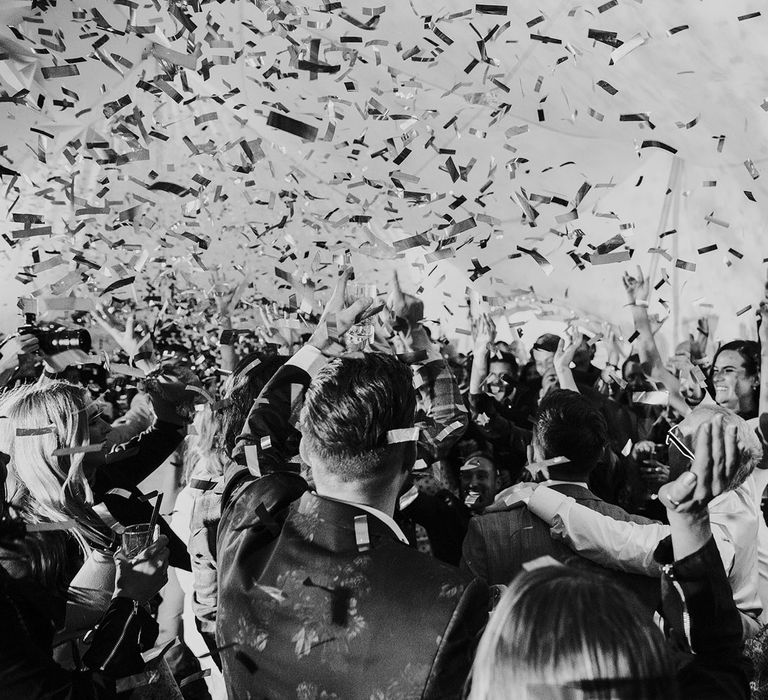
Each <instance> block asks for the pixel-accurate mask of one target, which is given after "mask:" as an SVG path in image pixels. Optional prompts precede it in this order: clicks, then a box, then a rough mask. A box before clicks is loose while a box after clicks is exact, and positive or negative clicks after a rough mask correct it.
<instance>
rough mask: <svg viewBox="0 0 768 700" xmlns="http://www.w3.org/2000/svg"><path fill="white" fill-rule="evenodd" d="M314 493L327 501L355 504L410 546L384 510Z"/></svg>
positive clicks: (398, 527)
mask: <svg viewBox="0 0 768 700" xmlns="http://www.w3.org/2000/svg"><path fill="white" fill-rule="evenodd" d="M316 495H317V496H318V497H319V498H325V499H326V500H328V501H336V502H337V503H346V504H347V505H350V506H355V508H360V510H364V511H365V512H366V513H370V514H371V515H372V516H373V517H374V518H378V519H379V520H381V522H383V523H384V524H385V525H386V526H387V527H388V528H389V529H390V530H392V532H393V533H394V535H395V537H397V539H398V540H400V541H401V542H402V543H403V544H407V545H409V546H410V542H408V538H407V537H406V536H405V534H404V533H403V531H402V530H401V529H400V526H399V525H398V524H397V523H396V522H395V520H394V518H392V517H391V516H389V515H387V514H386V513H385V512H383V511H381V510H379V509H378V508H374V507H373V506H368V505H365V504H364V503H355V502H354V501H345V500H344V499H343V498H331V496H324V495H321V494H319V493H318V494H316Z"/></svg>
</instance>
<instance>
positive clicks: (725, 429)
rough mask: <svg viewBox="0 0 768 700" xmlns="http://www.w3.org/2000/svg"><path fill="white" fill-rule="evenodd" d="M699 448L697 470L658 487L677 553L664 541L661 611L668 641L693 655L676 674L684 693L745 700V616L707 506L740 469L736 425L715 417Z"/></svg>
mask: <svg viewBox="0 0 768 700" xmlns="http://www.w3.org/2000/svg"><path fill="white" fill-rule="evenodd" d="M695 445H696V459H695V460H694V464H693V466H692V467H691V470H690V471H688V472H685V473H684V474H682V475H681V476H680V477H678V478H677V480H675V481H674V482H672V483H669V484H665V485H664V486H663V487H662V488H661V489H660V490H659V500H660V501H661V502H662V503H663V504H664V505H665V506H666V508H667V515H668V517H669V523H670V530H671V552H670V547H669V546H661V547H659V549H658V550H657V553H656V555H657V560H658V561H659V563H660V564H662V565H663V577H662V603H663V605H662V613H663V616H664V622H665V627H666V631H667V636H668V638H669V639H670V641H671V642H672V643H673V644H674V646H676V647H677V648H678V649H679V650H681V651H684V652H692V653H693V654H694V656H693V657H692V662H691V663H690V664H689V665H688V666H685V667H684V668H683V669H682V671H681V672H680V674H679V676H678V679H679V681H680V686H681V687H680V689H681V691H682V697H683V698H734V699H738V698H745V699H746V698H748V697H749V694H750V693H749V680H750V677H751V674H750V667H749V662H748V661H747V660H746V658H745V657H744V655H743V643H742V640H743V630H744V628H743V624H742V618H741V616H740V614H739V611H738V610H737V608H736V605H735V603H734V600H733V593H732V591H731V587H730V585H729V583H728V577H727V575H726V571H725V569H724V567H723V563H722V561H721V559H720V557H719V556H718V551H717V547H716V545H715V540H714V538H713V535H712V528H711V526H710V513H709V510H708V504H709V503H710V502H711V501H712V499H713V498H715V497H716V496H718V495H719V494H721V493H723V492H724V491H725V488H726V484H728V483H729V481H730V480H731V477H732V475H733V473H734V472H735V471H736V469H737V468H738V464H739V459H738V454H739V445H738V437H737V430H736V426H734V425H727V426H726V425H724V424H723V418H722V416H715V417H714V418H713V420H712V422H711V423H705V424H703V425H701V426H700V427H699V431H698V432H697V434H696V442H695ZM664 544H667V543H664Z"/></svg>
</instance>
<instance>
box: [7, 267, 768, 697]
mask: <svg viewBox="0 0 768 700" xmlns="http://www.w3.org/2000/svg"><path fill="white" fill-rule="evenodd" d="M353 274H354V273H353V271H352V270H351V268H345V269H343V270H342V271H341V272H340V275H339V278H338V281H337V284H336V287H335V289H334V290H333V293H332V295H331V297H330V299H329V301H328V303H327V304H326V306H325V308H324V310H323V311H322V313H321V314H318V315H313V314H312V312H311V311H310V310H307V309H302V308H292V307H288V308H279V307H278V306H277V305H276V304H269V303H266V302H264V303H261V304H256V305H255V309H256V311H255V313H256V314H257V317H258V322H257V324H256V326H257V327H253V328H248V329H243V328H235V327H234V324H233V314H234V313H235V309H236V307H237V305H238V302H239V301H240V298H241V295H242V292H243V287H242V285H241V286H238V287H237V288H233V287H228V286H227V285H226V284H223V283H222V284H220V283H216V284H215V285H214V288H213V290H212V294H211V296H212V300H209V299H200V298H195V297H194V296H192V297H190V296H189V295H186V296H184V295H180V296H177V297H174V296H173V290H170V292H169V291H168V290H164V296H165V297H166V298H170V299H171V303H173V304H175V305H176V309H177V311H178V314H177V319H176V320H174V317H173V315H171V316H170V320H168V321H167V322H165V321H164V322H163V323H159V322H158V321H157V319H158V318H160V316H155V320H154V321H150V320H146V319H145V320H144V321H143V322H142V321H141V320H136V319H135V317H134V315H133V313H132V312H131V307H130V304H127V303H121V302H118V301H117V300H115V301H113V303H112V306H110V307H108V308H105V307H98V308H96V309H95V310H94V311H93V312H92V313H91V314H83V315H80V316H79V317H77V318H76V319H75V321H76V322H77V323H78V324H79V325H80V326H86V327H91V328H92V329H96V328H100V329H101V331H100V332H101V333H102V334H103V335H104V336H105V337H108V338H110V339H111V341H110V342H112V343H113V345H114V347H115V348H116V349H115V350H114V352H110V353H107V354H105V356H104V357H102V358H101V361H100V363H99V364H95V363H94V360H95V358H94V356H93V355H92V354H91V355H87V348H86V349H85V353H84V352H83V350H82V349H81V350H67V351H65V352H52V351H51V347H50V343H49V342H48V341H47V340H44V339H45V338H47V337H48V336H46V335H45V334H46V333H47V334H49V335H50V334H51V333H56V332H57V329H56V328H54V327H48V326H45V327H44V326H34V325H27V326H23V327H22V328H21V329H20V331H19V333H18V334H16V335H13V336H11V337H10V338H8V339H7V340H6V342H5V344H4V345H3V346H2V347H0V353H1V356H0V381H1V382H2V383H3V386H4V390H3V393H2V394H0V477H2V478H1V479H0V483H2V484H3V494H2V495H3V497H2V506H1V510H0V554H1V558H0V610H1V611H2V619H3V621H4V623H3V634H0V688H2V691H1V692H2V696H3V697H8V698H45V699H47V700H64V699H72V700H75V699H77V698H99V699H102V698H113V697H131V698H155V697H158V698H159V697H163V698H166V699H172V698H182V697H183V698H189V699H193V698H194V699H197V698H200V699H206V700H207V699H208V698H213V700H217V698H224V697H227V698H231V699H232V700H237V699H240V698H242V699H243V700H245V699H251V698H254V699H255V698H258V699H262V698H264V699H270V700H272V699H275V700H277V699H282V698H285V699H288V698H290V699H294V698H296V699H298V700H332V699H333V700H345V699H347V698H349V699H352V700H355V699H359V700H389V699H391V700H401V699H406V698H424V699H438V698H464V697H466V698H470V699H472V700H480V699H486V698H487V699H492V698H521V699H523V700H545V699H546V700H548V699H550V698H551V699H553V700H554V699H558V700H571V699H573V700H576V699H584V700H588V699H593V698H594V699H602V698H611V699H613V698H616V699H620V700H625V699H626V700H630V699H637V700H646V699H647V700H655V699H657V698H670V699H671V698H691V699H694V698H695V699H696V700H701V699H706V698H712V699H715V698H717V699H731V698H733V699H740V698H749V697H753V698H763V697H768V692H767V690H766V688H767V687H768V679H767V678H764V676H766V675H768V659H766V658H765V657H766V654H768V644H767V643H766V639H767V638H768V632H766V630H768V529H767V528H766V518H765V513H764V509H763V496H764V491H765V488H766V485H767V484H768V461H766V459H764V449H765V441H766V439H768V295H767V296H766V300H765V301H762V302H761V303H760V304H759V312H758V314H757V326H758V327H757V337H758V341H755V340H748V339H737V340H730V339H721V341H725V340H728V341H729V342H719V341H717V340H716V339H715V338H711V337H710V324H708V323H707V321H706V319H702V320H701V321H700V322H699V325H698V327H697V329H696V332H695V333H694V334H692V335H691V336H690V338H689V340H688V341H686V342H685V343H683V344H681V345H680V346H678V347H677V348H676V349H675V354H674V356H671V357H662V354H661V353H660V350H659V345H658V344H657V342H656V331H657V328H656V327H655V323H654V319H652V318H651V317H650V315H649V309H648V307H649V304H648V300H649V295H650V291H651V288H650V283H649V280H648V279H647V278H645V277H644V276H643V274H642V272H641V271H640V270H638V271H637V273H633V274H630V273H626V274H625V275H624V277H623V287H624V291H625V293H626V295H627V311H628V313H629V314H631V317H632V321H633V323H634V333H633V334H632V336H631V337H630V338H629V340H628V341H627V342H623V341H622V340H620V339H619V337H618V336H617V334H616V333H614V332H612V331H610V330H609V328H608V327H606V329H605V332H586V331H587V330H588V329H585V328H584V327H583V326H582V325H580V323H579V321H578V320H574V321H573V322H572V323H569V324H568V326H567V328H566V329H565V330H564V331H563V332H562V333H561V334H560V335H555V334H544V335H542V336H540V337H538V338H537V339H536V340H535V342H534V343H533V344H532V346H531V347H530V348H526V347H525V346H524V344H523V342H522V340H521V339H517V340H515V341H514V342H502V341H500V340H498V339H497V337H496V335H497V334H496V322H495V318H494V314H493V313H491V309H490V308H485V309H484V310H483V309H482V308H480V307H478V306H477V305H474V307H473V317H472V329H471V331H472V340H473V348H472V351H471V352H467V353H463V352H459V351H458V350H457V347H456V344H455V343H454V342H452V341H451V339H449V338H444V337H443V338H436V337H435V335H437V334H433V333H432V332H430V330H429V324H428V323H426V322H425V321H424V305H423V303H422V301H421V300H420V299H419V298H418V297H417V296H415V295H413V294H409V293H407V292H406V291H404V290H403V289H401V286H400V283H399V282H398V278H397V275H396V274H395V276H394V278H393V282H392V285H391V289H389V290H387V292H386V293H384V294H381V295H378V296H376V297H365V296H362V297H361V296H357V297H356V298H353V297H352V296H350V295H349V294H348V293H347V292H348V290H347V288H348V285H349V282H350V278H351V277H352V275H353ZM169 295H170V296H169ZM146 301H147V302H148V307H149V308H151V309H152V308H158V309H159V308H160V307H161V306H162V298H161V296H159V295H155V294H154V293H153V291H152V290H150V294H149V296H148V297H147V299H146ZM211 311H214V312H215V323H214V327H215V329H216V331H215V332H214V331H212V330H211V329H210V328H208V327H207V326H206V325H205V323H204V320H205V318H207V317H206V314H208V315H210V312H211ZM185 313H186V315H187V322H186V323H184V322H181V321H179V320H178V318H180V317H182V316H183V315H184V314H185ZM190 318H192V319H193V320H192V322H190V320H189V319H190ZM195 319H197V320H195ZM198 320H199V322H198ZM600 344H603V345H604V346H605V347H604V352H602V351H601V352H602V354H603V356H605V357H606V358H607V359H606V361H605V363H604V366H602V367H598V366H596V365H595V364H594V361H595V356H596V353H597V350H598V346H599V345H600ZM78 353H79V354H78ZM766 456H767V457H768V454H767V455H766ZM185 609H186V610H187V612H186V613H185V612H184V610H185Z"/></svg>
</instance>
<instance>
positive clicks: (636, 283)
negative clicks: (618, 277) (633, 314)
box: [622, 265, 651, 304]
mask: <svg viewBox="0 0 768 700" xmlns="http://www.w3.org/2000/svg"><path fill="white" fill-rule="evenodd" d="M622 282H624V291H626V293H627V301H629V303H630V304H637V302H647V301H648V296H649V295H650V291H651V284H650V280H648V279H647V278H646V277H645V275H643V271H642V269H641V268H640V266H639V265H638V266H637V277H632V275H630V274H629V273H628V272H625V273H624V277H623V278H622Z"/></svg>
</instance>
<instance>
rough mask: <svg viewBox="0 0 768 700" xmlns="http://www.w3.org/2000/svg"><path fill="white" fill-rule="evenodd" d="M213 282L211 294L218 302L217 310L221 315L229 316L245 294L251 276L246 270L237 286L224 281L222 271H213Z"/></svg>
mask: <svg viewBox="0 0 768 700" xmlns="http://www.w3.org/2000/svg"><path fill="white" fill-rule="evenodd" d="M211 283H212V285H213V286H212V287H211V294H212V295H213V298H214V301H215V302H216V312H217V313H218V314H219V316H229V314H230V313H231V312H232V311H233V310H234V308H235V307H236V306H237V304H238V302H239V301H240V298H241V297H242V296H243V292H245V290H246V289H247V288H248V285H249V284H250V278H249V276H248V273H247V271H246V273H245V274H244V276H243V279H242V281H241V282H240V284H238V285H237V286H235V285H233V284H229V283H228V282H226V281H224V279H223V277H222V276H221V274H220V273H218V272H213V273H212V274H211Z"/></svg>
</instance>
